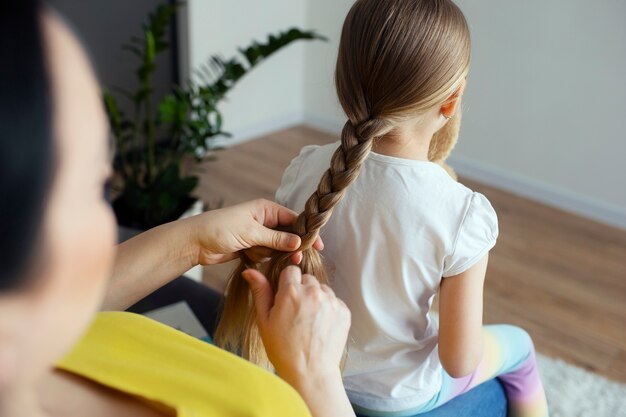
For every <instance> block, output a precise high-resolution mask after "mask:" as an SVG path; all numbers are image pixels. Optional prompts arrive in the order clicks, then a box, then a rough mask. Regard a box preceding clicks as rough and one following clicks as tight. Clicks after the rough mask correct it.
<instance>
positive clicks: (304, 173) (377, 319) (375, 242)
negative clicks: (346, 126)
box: [276, 143, 498, 411]
mask: <svg viewBox="0 0 626 417" xmlns="http://www.w3.org/2000/svg"><path fill="white" fill-rule="evenodd" d="M338 146H339V145H338V143H335V144H331V145H326V146H307V147H305V148H303V149H302V151H301V152H300V155H299V156H298V157H296V158H295V159H294V160H293V161H292V162H291V164H290V165H289V167H288V168H287V170H286V171H285V173H284V174H283V179H282V183H281V185H280V188H279V189H278V191H277V192H276V201H277V202H278V203H280V204H283V205H285V206H287V207H289V208H291V209H293V210H295V211H298V212H301V211H302V210H303V209H304V203H305V202H306V200H307V199H308V198H309V196H310V195H311V194H312V193H313V192H314V191H315V189H316V188H317V184H318V182H319V180H320V178H321V177H322V174H323V173H324V171H325V170H326V169H328V167H329V166H330V159H331V156H332V154H333V152H334V151H335V149H336V148H337V147H338ZM497 235H498V220H497V217H496V213H495V211H494V210H493V208H492V206H491V204H490V203H489V201H488V200H487V199H486V198H485V196H483V195H482V194H479V193H475V192H472V190H470V189H468V188H467V187H465V186H463V185H461V184H459V183H458V182H456V181H454V180H453V179H452V178H451V177H450V176H449V175H448V173H447V172H446V171H445V170H444V169H443V168H441V167H440V166H439V165H437V164H435V163H432V162H428V161H416V160H408V159H400V158H395V157H390V156H386V155H380V154H376V153H371V154H370V155H369V156H368V158H367V159H366V160H365V161H364V163H363V167H362V169H361V172H360V175H359V177H358V178H357V180H356V181H355V182H354V183H353V184H352V185H351V186H350V187H349V188H348V190H347V192H346V194H345V196H344V198H343V199H342V200H341V202H340V203H339V204H338V205H337V207H335V209H334V212H333V215H332V216H331V219H330V221H329V222H328V224H327V225H326V226H325V227H324V228H323V229H322V231H321V236H322V238H323V240H324V244H325V249H324V251H323V255H324V258H325V259H326V260H327V261H328V262H329V264H330V266H331V270H332V269H334V274H333V281H332V286H333V289H334V290H335V292H336V294H337V296H338V297H339V298H341V299H342V300H343V301H344V302H345V303H346V304H347V306H348V307H349V308H350V310H351V312H352V328H351V330H350V336H349V341H348V359H347V362H346V367H345V369H344V375H343V377H344V385H345V388H346V391H347V392H348V396H349V398H350V400H351V401H352V402H353V403H354V404H357V405H359V406H361V407H365V408H368V409H372V410H379V411H398V410H406V409H410V408H413V407H419V406H420V405H422V404H424V403H425V402H427V401H428V400H429V399H431V398H432V397H433V396H434V395H435V394H436V393H437V392H438V391H439V390H440V388H441V364H440V362H439V356H438V352H437V340H438V325H437V323H436V321H434V320H433V319H432V317H430V314H429V312H430V307H431V304H432V300H433V297H434V295H435V293H436V292H437V290H438V288H439V285H440V283H441V279H442V277H449V276H453V275H457V274H460V273H461V272H463V271H465V270H467V269H468V268H470V267H471V266H472V265H474V264H475V263H476V262H478V261H479V260H480V259H481V258H482V257H483V256H484V255H485V254H486V253H487V252H488V251H489V250H490V249H491V248H492V247H493V246H494V245H495V242H496V238H497Z"/></svg>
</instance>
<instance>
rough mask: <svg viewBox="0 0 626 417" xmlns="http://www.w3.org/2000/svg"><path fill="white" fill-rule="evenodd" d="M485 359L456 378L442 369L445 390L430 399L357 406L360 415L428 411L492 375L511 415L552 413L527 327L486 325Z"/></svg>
mask: <svg viewBox="0 0 626 417" xmlns="http://www.w3.org/2000/svg"><path fill="white" fill-rule="evenodd" d="M483 330H484V345H483V346H484V349H483V359H482V360H481V362H480V364H479V365H478V368H477V369H476V371H474V372H473V373H472V374H470V375H468V376H465V377H463V378H452V377H451V376H450V375H448V374H447V373H446V371H444V370H442V373H443V375H442V377H443V378H442V386H441V390H440V391H439V393H438V394H437V395H435V396H434V397H433V398H432V399H431V400H430V401H429V402H428V403H426V404H424V405H423V406H421V407H418V408H416V409H411V410H403V411H396V412H379V411H373V410H365V409H362V408H360V407H358V406H355V407H354V408H355V411H356V412H357V414H359V415H363V416H370V417H408V416H415V415H419V414H423V413H426V412H428V411H430V410H432V409H434V408H437V407H439V406H440V405H442V404H445V403H446V402H448V401H450V400H451V399H453V398H455V397H458V396H459V395H461V394H463V393H465V392H467V391H469V390H471V389H472V388H474V387H475V386H477V385H480V384H481V383H483V382H485V381H488V380H490V379H492V378H496V377H497V378H498V379H499V380H500V382H501V383H502V385H503V387H504V391H505V393H506V396H507V400H508V404H509V417H548V404H547V402H546V396H545V393H544V390H543V385H542V384H541V380H540V379H539V373H538V371H537V362H536V358H535V348H534V346H533V342H532V339H531V338H530V336H529V335H528V333H526V331H524V330H523V329H521V328H519V327H516V326H510V325H507V324H496V325H487V326H484V328H483Z"/></svg>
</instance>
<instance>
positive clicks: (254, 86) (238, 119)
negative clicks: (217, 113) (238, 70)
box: [181, 0, 307, 143]
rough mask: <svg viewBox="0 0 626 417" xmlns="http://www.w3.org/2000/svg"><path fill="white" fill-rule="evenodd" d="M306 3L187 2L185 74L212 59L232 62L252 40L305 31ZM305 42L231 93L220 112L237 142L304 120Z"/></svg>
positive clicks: (275, 58) (273, 59) (257, 70)
mask: <svg viewBox="0 0 626 417" xmlns="http://www.w3.org/2000/svg"><path fill="white" fill-rule="evenodd" d="M306 2H307V0H263V1H252V0H233V1H218V0H188V1H187V7H186V10H184V12H186V13H185V15H184V16H183V19H182V21H183V25H181V31H182V32H184V33H182V34H181V41H182V40H183V38H185V37H186V38H187V39H188V42H189V44H188V45H187V46H188V47H187V48H186V51H183V52H186V54H187V56H182V57H181V61H182V63H181V67H182V68H183V71H187V72H186V73H187V74H188V73H189V68H192V69H193V68H197V67H199V66H200V65H201V64H203V63H205V62H206V61H207V59H208V58H209V56H211V55H213V54H216V53H217V54H221V55H223V56H224V57H226V58H229V57H231V56H233V55H234V54H236V53H237V48H239V47H244V46H247V45H248V44H249V43H250V42H251V41H252V40H258V41H266V40H267V35H268V34H270V33H276V32H279V31H282V30H285V29H288V28H290V27H292V26H298V27H300V28H306ZM304 43H305V42H297V43H294V44H292V45H289V46H287V47H286V48H285V49H284V50H282V51H279V52H278V53H276V54H275V55H273V56H271V57H270V58H269V59H268V60H267V61H266V62H263V63H261V64H260V65H259V66H257V67H256V68H254V70H253V71H252V72H250V74H248V75H246V76H245V77H244V78H243V79H242V80H241V81H240V82H239V84H238V85H237V86H236V87H235V88H234V89H233V90H232V91H231V92H230V93H229V94H228V97H227V101H226V102H224V103H223V105H222V107H221V109H222V110H223V116H224V122H225V124H224V129H225V130H226V131H229V132H231V133H233V135H234V138H233V139H234V140H231V141H230V142H231V143H232V142H239V141H242V140H245V139H249V138H251V137H254V136H259V135H261V134H264V133H267V132H270V131H273V130H277V129H280V128H282V127H286V126H288V125H292V124H295V123H300V122H302V120H303V114H304V111H303V109H304V102H303V88H304V84H303V78H304Z"/></svg>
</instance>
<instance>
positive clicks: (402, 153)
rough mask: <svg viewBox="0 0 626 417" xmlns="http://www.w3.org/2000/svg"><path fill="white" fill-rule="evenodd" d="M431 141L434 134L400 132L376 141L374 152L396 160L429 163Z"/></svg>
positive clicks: (406, 130)
mask: <svg viewBox="0 0 626 417" xmlns="http://www.w3.org/2000/svg"><path fill="white" fill-rule="evenodd" d="M431 139H432V134H428V133H423V132H417V131H414V130H413V131H410V130H408V129H405V130H398V131H394V132H393V133H391V134H389V135H387V136H385V137H382V138H380V139H379V140H377V141H375V142H374V146H373V147H372V151H374V152H376V153H379V154H382V155H387V156H393V157H396V158H403V159H414V160H418V161H428V147H429V146H430V141H431Z"/></svg>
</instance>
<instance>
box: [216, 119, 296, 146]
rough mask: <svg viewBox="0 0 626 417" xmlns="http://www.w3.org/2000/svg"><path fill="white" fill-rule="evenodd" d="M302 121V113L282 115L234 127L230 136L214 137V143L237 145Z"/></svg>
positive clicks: (218, 144)
mask: <svg viewBox="0 0 626 417" xmlns="http://www.w3.org/2000/svg"><path fill="white" fill-rule="evenodd" d="M302 123H304V116H303V115H302V113H293V114H288V115H283V116H280V117H276V118H274V119H270V120H267V121H265V122H263V123H259V124H255V125H252V126H246V127H244V128H242V129H236V130H234V131H232V132H231V133H232V134H233V136H232V137H230V138H218V139H216V140H215V145H216V146H220V147H224V148H228V147H231V146H235V145H239V144H241V143H245V142H249V141H251V140H254V139H256V138H258V137H260V136H264V135H267V134H269V133H272V132H276V131H277V130H282V129H287V128H288V127H292V126H295V125H299V124H302ZM227 128H228V126H227ZM226 130H228V129H226Z"/></svg>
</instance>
